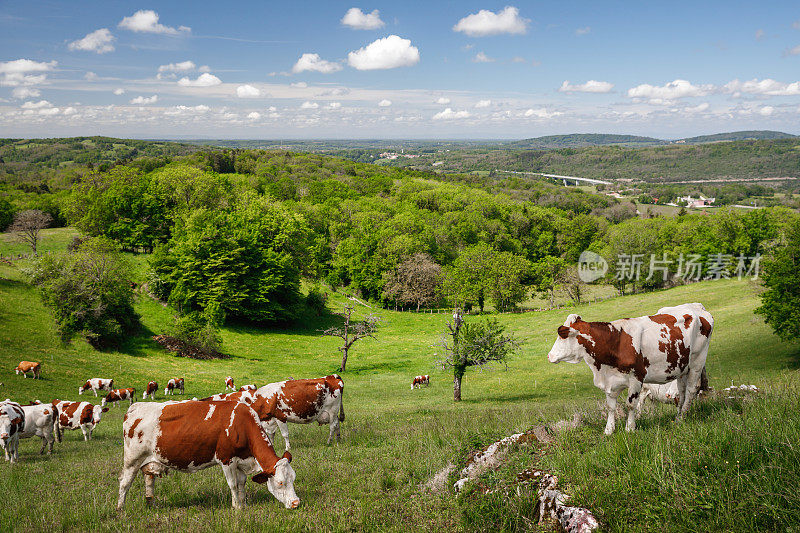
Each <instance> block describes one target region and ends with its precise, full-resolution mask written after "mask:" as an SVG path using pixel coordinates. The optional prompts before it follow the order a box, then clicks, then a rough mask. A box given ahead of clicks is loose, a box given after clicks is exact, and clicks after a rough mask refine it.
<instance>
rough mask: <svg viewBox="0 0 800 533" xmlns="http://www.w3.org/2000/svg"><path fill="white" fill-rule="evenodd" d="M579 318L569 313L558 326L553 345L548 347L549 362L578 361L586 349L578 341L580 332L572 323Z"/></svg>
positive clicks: (581, 358) (579, 318)
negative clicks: (561, 324) (562, 323)
mask: <svg viewBox="0 0 800 533" xmlns="http://www.w3.org/2000/svg"><path fill="white" fill-rule="evenodd" d="M579 320H581V317H580V316H578V315H575V314H572V315H569V316H568V317H567V320H565V321H564V325H563V326H559V327H558V337H557V338H556V342H554V343H553V347H552V348H550V353H548V354H547V360H548V361H550V362H551V363H560V362H562V361H564V362H567V363H573V364H574V363H580V362H581V361H582V360H583V356H584V355H585V354H586V350H585V349H584V347H583V346H581V344H580V343H579V342H578V335H580V332H579V331H578V330H577V329H575V328H574V327H572V326H573V324H574V323H575V322H577V321H579Z"/></svg>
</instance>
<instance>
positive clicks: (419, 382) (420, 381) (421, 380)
mask: <svg viewBox="0 0 800 533" xmlns="http://www.w3.org/2000/svg"><path fill="white" fill-rule="evenodd" d="M430 384H431V377H430V376H429V375H428V374H425V375H423V376H416V377H414V380H413V381H412V382H411V390H414V388H415V387H416V388H418V389H419V388H421V387H422V386H423V385H430Z"/></svg>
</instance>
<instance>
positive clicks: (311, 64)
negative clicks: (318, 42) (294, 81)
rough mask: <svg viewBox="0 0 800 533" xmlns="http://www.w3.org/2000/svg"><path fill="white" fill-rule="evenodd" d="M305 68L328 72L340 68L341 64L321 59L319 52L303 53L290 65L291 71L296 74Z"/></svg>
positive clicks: (305, 69)
mask: <svg viewBox="0 0 800 533" xmlns="http://www.w3.org/2000/svg"><path fill="white" fill-rule="evenodd" d="M307 70H309V71H312V72H321V73H323V74H330V73H331V72H336V71H339V70H342V66H341V65H340V64H339V63H334V62H333V61H326V60H325V59H322V58H321V57H319V54H303V55H301V56H300V59H298V60H297V63H295V64H294V66H293V67H292V72H294V73H295V74H298V73H300V72H305V71H307Z"/></svg>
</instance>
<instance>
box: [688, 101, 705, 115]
mask: <svg viewBox="0 0 800 533" xmlns="http://www.w3.org/2000/svg"><path fill="white" fill-rule="evenodd" d="M709 107H710V106H709V104H708V102H703V103H702V104H697V105H696V106H692V107H687V108H685V111H687V112H688V113H702V112H703V111H707V110H708V108H709Z"/></svg>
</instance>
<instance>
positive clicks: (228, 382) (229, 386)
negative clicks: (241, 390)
mask: <svg viewBox="0 0 800 533" xmlns="http://www.w3.org/2000/svg"><path fill="white" fill-rule="evenodd" d="M228 389H230V390H233V391H235V390H236V387H234V386H233V378H232V377H231V376H228V377H227V378H225V390H228Z"/></svg>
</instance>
